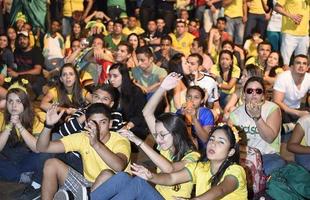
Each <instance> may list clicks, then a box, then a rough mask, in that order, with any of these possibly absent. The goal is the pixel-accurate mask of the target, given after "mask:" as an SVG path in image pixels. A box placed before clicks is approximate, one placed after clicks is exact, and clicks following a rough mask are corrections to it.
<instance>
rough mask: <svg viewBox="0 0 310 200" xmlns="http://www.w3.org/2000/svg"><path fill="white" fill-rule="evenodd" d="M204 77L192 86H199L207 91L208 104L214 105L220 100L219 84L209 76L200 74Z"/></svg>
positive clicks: (192, 83) (191, 84)
mask: <svg viewBox="0 0 310 200" xmlns="http://www.w3.org/2000/svg"><path fill="white" fill-rule="evenodd" d="M199 73H200V74H202V75H203V77H202V78H201V79H199V80H197V81H196V83H194V82H193V81H192V82H191V83H190V86H194V85H197V86H199V87H201V88H202V89H203V90H204V91H207V94H206V95H208V102H209V103H213V102H215V101H217V100H218V99H219V92H218V87H217V82H216V81H215V80H214V79H213V78H212V77H211V76H210V75H208V74H206V73H203V72H199Z"/></svg>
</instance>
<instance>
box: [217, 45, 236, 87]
mask: <svg viewBox="0 0 310 200" xmlns="http://www.w3.org/2000/svg"><path fill="white" fill-rule="evenodd" d="M223 54H228V55H229V56H230V58H231V61H232V63H231V66H230V68H229V72H228V76H227V80H225V81H226V82H229V81H230V79H231V75H232V71H233V66H234V55H233V53H232V52H230V51H228V50H222V51H221V52H220V55H219V61H218V65H219V70H220V76H221V77H222V78H223V80H224V76H223V70H222V67H221V64H220V61H221V57H222V55H223Z"/></svg>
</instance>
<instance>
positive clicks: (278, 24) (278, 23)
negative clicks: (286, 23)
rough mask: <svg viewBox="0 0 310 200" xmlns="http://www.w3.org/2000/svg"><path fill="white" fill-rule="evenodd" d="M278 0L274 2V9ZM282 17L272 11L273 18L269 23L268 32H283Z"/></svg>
mask: <svg viewBox="0 0 310 200" xmlns="http://www.w3.org/2000/svg"><path fill="white" fill-rule="evenodd" d="M276 3H277V0H273V7H275V5H276ZM281 28H282V15H281V14H279V13H277V12H276V11H274V10H273V11H272V14H271V18H270V20H269V22H268V26H267V31H274V32H281Z"/></svg>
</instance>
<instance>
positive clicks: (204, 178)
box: [185, 162, 248, 200]
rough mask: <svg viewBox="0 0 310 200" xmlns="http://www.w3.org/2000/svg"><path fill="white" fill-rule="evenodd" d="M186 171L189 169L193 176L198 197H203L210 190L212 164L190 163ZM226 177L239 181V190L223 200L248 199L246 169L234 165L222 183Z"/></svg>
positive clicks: (225, 173) (226, 172)
mask: <svg viewBox="0 0 310 200" xmlns="http://www.w3.org/2000/svg"><path fill="white" fill-rule="evenodd" d="M185 169H187V171H188V173H189V175H190V176H191V179H192V182H193V183H194V184H196V196H199V195H202V194H204V193H205V192H207V191H208V190H210V188H211V183H209V180H210V178H211V177H212V174H211V169H210V162H198V163H189V164H187V165H186V167H185ZM226 176H234V177H235V178H236V179H237V180H238V188H237V189H236V190H235V191H233V192H232V193H230V194H228V195H226V196H225V197H224V198H222V200H246V199H248V198H247V196H248V192H247V184H246V174H245V171H244V169H243V168H242V167H241V166H240V165H236V164H233V165H231V166H229V167H228V168H227V169H226V171H225V172H224V174H223V177H222V179H221V181H220V182H222V181H223V180H224V178H225V177H226Z"/></svg>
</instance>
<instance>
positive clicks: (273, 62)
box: [267, 52, 279, 67]
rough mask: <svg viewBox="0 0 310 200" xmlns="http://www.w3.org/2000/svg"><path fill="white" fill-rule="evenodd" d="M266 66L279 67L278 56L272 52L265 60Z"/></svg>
mask: <svg viewBox="0 0 310 200" xmlns="http://www.w3.org/2000/svg"><path fill="white" fill-rule="evenodd" d="M267 65H268V66H270V67H276V66H278V65H279V55H278V54H277V53H275V52H272V53H271V54H270V55H269V56H268V58H267Z"/></svg>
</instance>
